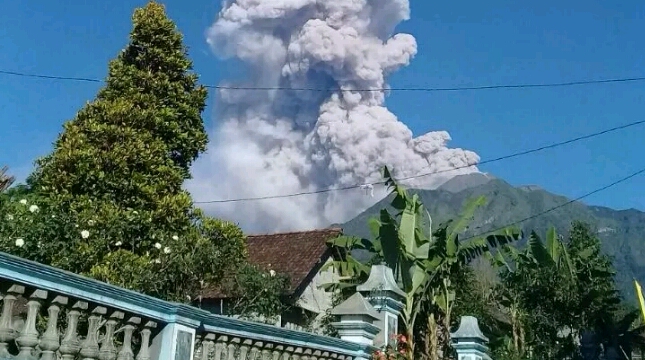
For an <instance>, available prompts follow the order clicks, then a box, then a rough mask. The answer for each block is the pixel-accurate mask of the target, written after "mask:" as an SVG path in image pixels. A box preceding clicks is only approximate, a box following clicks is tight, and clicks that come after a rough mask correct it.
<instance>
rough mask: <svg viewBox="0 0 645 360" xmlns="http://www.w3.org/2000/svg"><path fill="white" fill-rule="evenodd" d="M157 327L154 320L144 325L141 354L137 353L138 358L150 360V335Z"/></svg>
mask: <svg viewBox="0 0 645 360" xmlns="http://www.w3.org/2000/svg"><path fill="white" fill-rule="evenodd" d="M156 327H157V323H156V322H154V321H148V322H146V324H145V325H143V329H142V330H141V347H140V348H139V354H137V360H150V335H152V329H154V328H156Z"/></svg>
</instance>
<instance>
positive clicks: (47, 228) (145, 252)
mask: <svg viewBox="0 0 645 360" xmlns="http://www.w3.org/2000/svg"><path fill="white" fill-rule="evenodd" d="M105 209H106V207H105V206H104V207H102V208H101V210H96V211H94V212H93V211H92V210H91V206H90V207H89V209H88V210H84V211H79V212H66V211H61V209H59V208H57V207H56V206H52V205H48V204H47V201H46V200H45V199H42V198H39V197H37V196H36V195H33V194H30V193H29V192H28V191H26V190H25V189H21V188H18V189H15V190H10V191H9V192H7V193H5V194H2V195H0V219H2V221H1V222H0V251H2V252H6V253H10V254H14V255H17V256H20V257H23V258H27V259H30V260H34V261H37V262H40V263H43V264H48V265H52V266H55V267H58V268H61V269H64V270H68V271H72V272H75V273H78V274H81V275H85V276H89V277H92V278H95V279H97V280H101V281H105V282H107V283H110V284H113V285H117V286H121V287H125V288H128V289H131V290H135V291H140V292H143V293H146V294H149V295H152V296H156V297H160V298H164V299H168V300H173V301H183V302H186V301H188V300H189V299H196V298H197V297H198V296H199V293H200V292H201V290H202V286H203V285H204V284H216V283H218V281H220V279H222V278H224V276H225V275H226V274H229V273H232V272H235V269H236V268H237V267H238V266H241V265H243V264H244V259H245V255H246V249H245V243H244V239H245V238H244V235H243V233H242V231H241V230H240V229H239V227H237V226H236V225H235V224H232V223H228V222H224V221H220V220H216V219H211V218H208V217H204V216H203V215H202V214H201V213H200V212H195V213H194V214H192V217H193V218H194V219H195V221H194V223H193V224H192V226H190V227H187V228H185V229H178V230H177V231H172V232H168V231H163V230H159V229H155V227H154V224H152V220H151V219H149V218H146V215H147V214H145V213H141V212H138V211H135V210H132V211H128V213H126V214H123V213H121V212H118V211H115V212H110V211H106V210H105ZM108 209H109V208H108ZM143 231H145V232H147V233H148V236H145V235H144V234H142V232H143Z"/></svg>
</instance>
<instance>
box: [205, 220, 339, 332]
mask: <svg viewBox="0 0 645 360" xmlns="http://www.w3.org/2000/svg"><path fill="white" fill-rule="evenodd" d="M340 235H342V229H339V228H331V229H321V230H311V231H300V232H288V233H278V234H270V235H252V236H248V237H247V248H248V256H249V262H251V263H252V264H254V265H257V266H259V267H261V268H263V269H265V270H274V271H275V272H276V273H278V274H281V275H285V276H287V277H288V278H289V280H290V283H289V286H288V293H287V294H285V298H287V299H289V303H290V304H291V305H292V306H291V307H290V308H289V310H288V311H286V312H284V313H283V314H282V315H281V316H280V317H279V319H278V323H276V325H279V326H281V327H287V328H293V329H301V328H304V327H305V326H307V325H308V324H310V323H311V321H312V320H313V321H314V328H315V321H316V320H319V319H320V318H321V316H323V315H325V313H326V312H327V310H329V309H330V308H331V307H332V293H330V292H327V291H324V290H323V289H321V288H320V286H321V285H324V284H327V283H330V282H333V281H337V279H338V276H337V273H336V272H335V271H334V269H333V268H331V267H330V268H328V269H326V270H325V271H323V272H321V271H320V270H321V269H322V267H323V266H324V265H325V264H327V263H328V262H330V261H333V259H334V258H335V257H336V256H337V254H335V253H334V252H335V250H334V248H332V247H330V246H329V245H328V244H327V241H328V240H330V239H333V238H336V237H338V236H340ZM336 250H337V249H336ZM231 300H232V299H230V298H229V297H227V296H226V295H225V294H223V293H222V292H221V291H220V290H218V289H208V290H207V291H205V292H203V293H202V297H201V305H200V306H201V308H202V309H205V310H208V311H210V312H213V313H216V314H224V313H225V312H226V307H227V303H228V302H229V301H231Z"/></svg>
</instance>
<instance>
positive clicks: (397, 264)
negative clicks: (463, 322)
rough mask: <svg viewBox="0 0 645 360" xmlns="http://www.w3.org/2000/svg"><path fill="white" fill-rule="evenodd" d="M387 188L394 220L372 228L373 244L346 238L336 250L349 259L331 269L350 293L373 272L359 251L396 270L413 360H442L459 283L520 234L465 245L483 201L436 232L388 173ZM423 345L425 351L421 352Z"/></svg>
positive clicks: (383, 218) (386, 216)
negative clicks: (476, 262) (465, 232)
mask: <svg viewBox="0 0 645 360" xmlns="http://www.w3.org/2000/svg"><path fill="white" fill-rule="evenodd" d="M385 177H386V184H387V186H389V187H390V189H391V191H392V194H393V195H394V197H393V200H392V203H391V205H392V207H393V208H395V209H396V210H397V213H396V214H395V215H394V216H393V215H391V214H390V213H389V212H388V211H387V210H386V209H384V210H382V211H381V214H380V217H379V219H378V220H376V219H375V220H373V221H371V222H370V228H371V230H372V232H373V234H374V236H375V238H374V239H359V238H347V237H344V238H343V237H341V238H339V239H334V240H332V241H331V242H332V244H333V245H335V246H339V247H344V248H346V249H347V255H346V256H345V258H344V259H342V260H340V261H338V262H334V263H331V264H330V266H336V267H337V268H338V269H340V272H341V275H342V276H349V277H351V280H350V281H349V282H347V283H346V284H345V287H351V286H353V285H355V284H356V283H359V282H362V281H364V280H365V279H366V278H367V276H368V275H369V268H368V267H366V266H365V265H363V264H361V263H360V262H358V261H357V260H356V259H354V258H353V257H352V256H351V251H352V250H355V249H362V250H367V251H369V252H370V253H371V254H372V257H373V258H376V259H379V260H382V261H384V262H385V264H387V265H388V266H389V267H390V268H392V269H393V270H394V275H395V277H396V278H397V279H398V280H399V282H400V284H401V289H402V290H403V291H404V292H405V294H406V298H405V302H404V309H403V313H402V317H401V318H402V321H403V335H404V336H405V337H406V339H407V341H408V342H407V344H408V346H407V347H406V351H407V354H406V355H407V356H408V357H409V358H418V357H419V356H422V357H423V358H430V359H438V358H439V357H441V356H442V354H446V351H447V350H448V345H449V343H448V341H447V340H448V339H449V332H450V325H451V324H452V316H451V315H452V312H453V307H454V305H455V298H456V291H457V289H456V287H455V285H456V284H457V282H456V281H455V280H456V277H458V276H459V275H460V273H461V271H462V269H464V268H465V267H466V266H467V265H468V264H469V263H470V261H472V260H473V259H475V258H477V257H480V256H482V255H485V254H489V253H490V250H491V249H493V248H495V247H499V246H501V247H504V246H506V245H507V244H508V243H510V242H513V241H515V240H518V239H519V238H520V234H519V233H518V232H516V231H513V230H512V229H504V230H503V231H500V232H498V233H496V234H490V235H487V236H485V237H476V238H470V239H460V235H459V233H460V232H461V231H462V230H463V229H464V228H465V227H466V226H467V224H468V221H469V219H470V217H471V216H472V213H473V212H474V210H475V209H476V207H477V206H478V205H480V204H481V203H482V202H483V201H484V200H483V199H477V200H476V201H475V202H472V203H471V204H470V205H469V206H468V207H467V209H466V211H465V214H464V216H463V217H462V218H460V219H459V221H456V222H455V223H454V224H452V223H446V224H442V225H440V226H439V227H438V228H437V229H436V230H434V231H433V230H432V228H431V221H430V217H429V215H428V213H427V212H426V211H425V209H424V207H423V205H422V204H421V203H420V202H419V200H418V197H417V196H409V195H408V194H407V192H406V191H405V190H404V189H403V188H402V187H400V186H399V185H398V184H396V182H395V181H394V180H393V178H392V177H391V176H390V173H389V171H388V169H387V168H386V169H385ZM419 345H422V346H419Z"/></svg>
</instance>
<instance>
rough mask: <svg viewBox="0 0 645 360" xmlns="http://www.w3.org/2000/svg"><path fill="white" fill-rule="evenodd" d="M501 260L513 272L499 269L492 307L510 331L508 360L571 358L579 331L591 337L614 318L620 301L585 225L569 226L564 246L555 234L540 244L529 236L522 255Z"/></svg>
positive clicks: (606, 263)
mask: <svg viewBox="0 0 645 360" xmlns="http://www.w3.org/2000/svg"><path fill="white" fill-rule="evenodd" d="M506 255H509V257H510V258H511V259H512V260H513V261H512V262H513V266H512V267H511V266H509V264H508V263H505V265H506V267H505V270H504V271H503V272H502V274H501V284H500V285H499V286H498V287H497V289H496V301H497V303H498V305H499V306H500V308H501V310H503V311H504V312H505V313H506V315H507V318H508V321H509V323H510V324H509V325H510V327H511V334H510V335H509V340H510V344H509V346H507V349H506V350H508V351H507V352H508V353H509V354H511V353H512V355H513V356H516V357H520V358H521V357H525V356H527V354H529V353H532V354H533V356H537V357H539V358H543V359H559V358H564V357H575V356H577V352H578V349H577V345H576V344H577V342H578V340H579V336H580V334H581V333H582V332H583V331H586V330H596V331H597V330H599V329H600V328H601V327H602V326H604V325H601V324H602V323H603V322H604V323H605V324H606V323H607V322H606V321H604V320H602V319H614V318H615V313H616V311H617V310H618V305H619V303H620V297H619V296H618V294H617V291H616V289H615V288H614V280H613V276H614V271H613V267H612V265H611V261H610V259H609V258H608V257H606V256H605V255H603V254H602V253H601V251H600V241H599V239H598V238H597V237H596V236H595V235H593V234H592V233H591V232H590V231H589V228H588V226H587V225H585V224H583V223H579V222H575V223H573V225H572V228H571V230H570V231H569V239H568V241H565V240H564V239H563V238H562V237H560V236H558V235H557V233H556V232H555V229H551V230H549V231H548V232H547V236H546V241H545V242H543V241H542V240H541V239H540V238H539V236H537V234H536V233H533V234H532V235H531V238H530V239H529V242H528V244H527V247H526V249H525V250H524V251H523V252H515V253H510V252H507V253H506ZM497 259H499V258H497ZM632 322H633V320H632V321H631V322H630V324H631V323H632ZM602 341H605V342H606V341H607V340H606V339H605V340H602ZM509 356H510V355H509Z"/></svg>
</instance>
